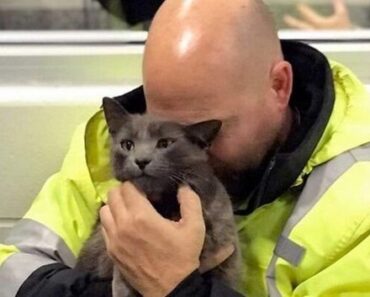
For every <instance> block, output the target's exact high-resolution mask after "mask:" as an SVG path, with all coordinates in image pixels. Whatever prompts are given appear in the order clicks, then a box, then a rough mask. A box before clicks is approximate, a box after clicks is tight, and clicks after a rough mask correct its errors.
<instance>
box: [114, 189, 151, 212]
mask: <svg viewBox="0 0 370 297" xmlns="http://www.w3.org/2000/svg"><path fill="white" fill-rule="evenodd" d="M120 192H121V196H122V199H123V201H124V203H125V205H126V207H127V209H128V210H129V211H130V212H134V211H136V210H140V209H143V208H145V207H152V205H151V204H150V202H149V201H148V199H147V198H146V196H145V194H143V193H142V192H140V191H139V190H138V189H137V188H136V187H135V186H134V185H133V184H132V183H130V182H124V183H123V184H122V185H121V186H120Z"/></svg>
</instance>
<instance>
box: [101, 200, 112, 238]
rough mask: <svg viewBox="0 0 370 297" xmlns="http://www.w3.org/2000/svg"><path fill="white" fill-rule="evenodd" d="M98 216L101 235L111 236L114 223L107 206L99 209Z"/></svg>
mask: <svg viewBox="0 0 370 297" xmlns="http://www.w3.org/2000/svg"><path fill="white" fill-rule="evenodd" d="M99 215H100V222H101V224H102V229H103V235H104V232H105V235H108V234H109V235H111V236H113V235H114V234H115V230H116V223H115V221H114V218H113V215H112V212H111V209H110V207H109V206H108V205H104V206H103V207H102V208H100V211H99Z"/></svg>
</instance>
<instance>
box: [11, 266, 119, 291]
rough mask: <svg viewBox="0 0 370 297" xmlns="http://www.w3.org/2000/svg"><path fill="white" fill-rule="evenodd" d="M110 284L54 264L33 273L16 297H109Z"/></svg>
mask: <svg viewBox="0 0 370 297" xmlns="http://www.w3.org/2000/svg"><path fill="white" fill-rule="evenodd" d="M111 283H112V280H109V279H99V278H95V277H93V276H91V275H90V274H87V273H84V272H81V271H77V270H75V269H71V268H70V267H67V266H65V265H63V264H60V263H55V264H50V265H45V266H42V267H40V268H39V269H37V270H36V271H35V272H33V273H32V274H31V276H30V277H29V278H28V279H27V280H26V281H25V282H24V283H23V285H22V286H21V288H20V289H19V291H18V293H17V295H16V297H38V296H40V297H41V296H53V297H88V296H89V297H111V296H112V293H111V290H112V288H111Z"/></svg>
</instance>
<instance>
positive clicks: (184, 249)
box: [100, 182, 205, 297]
mask: <svg viewBox="0 0 370 297" xmlns="http://www.w3.org/2000/svg"><path fill="white" fill-rule="evenodd" d="M178 201H179V203H180V214H181V219H180V220H179V221H178V222H174V221H171V220H167V219H165V218H163V217H162V216H161V215H160V214H158V213H157V212H156V210H155V209H154V208H153V206H152V205H151V204H150V202H149V201H148V200H147V199H146V198H145V196H144V195H143V194H141V193H140V192H139V191H138V190H137V189H136V188H135V187H134V186H133V185H132V184H131V183H128V182H126V183H124V184H123V185H121V186H120V187H118V188H115V189H114V190H112V191H110V192H109V194H108V203H107V205H105V206H104V207H102V208H101V210H100V218H101V223H102V226H103V234H104V238H105V242H106V245H107V250H108V253H109V255H110V256H111V257H112V259H113V260H114V262H115V263H116V264H117V265H118V266H119V267H120V271H121V273H122V275H123V276H124V277H125V279H126V280H127V281H128V282H129V283H130V284H131V285H132V286H133V287H134V288H135V289H136V290H137V291H138V292H140V293H141V294H142V295H143V296H145V297H163V296H166V295H167V294H169V293H170V292H171V291H172V290H173V289H174V288H175V287H176V286H177V285H178V284H179V283H180V282H181V281H182V280H183V279H184V278H186V277H187V276H188V275H189V274H190V273H191V272H193V271H194V270H195V269H197V268H199V256H200V253H201V250H202V247H203V243H204V237H205V226H204V220H203V215H202V209H201V204H200V199H199V197H198V196H197V194H196V193H195V192H193V191H192V190H191V189H190V188H189V187H185V186H184V187H182V188H180V189H179V192H178Z"/></svg>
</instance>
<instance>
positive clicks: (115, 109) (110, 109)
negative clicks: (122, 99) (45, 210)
mask: <svg viewBox="0 0 370 297" xmlns="http://www.w3.org/2000/svg"><path fill="white" fill-rule="evenodd" d="M103 110H104V115H105V120H106V121H107V125H108V128H109V133H110V134H112V135H114V134H116V133H117V132H118V131H119V129H120V128H121V127H122V125H123V124H124V123H125V122H127V120H128V119H129V117H130V115H129V113H128V112H127V111H126V110H125V109H124V108H123V107H122V106H121V104H119V103H118V102H117V101H116V100H114V99H112V98H109V97H104V98H103Z"/></svg>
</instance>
